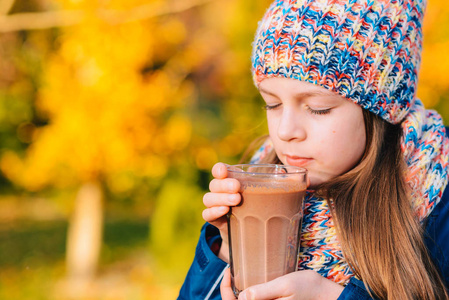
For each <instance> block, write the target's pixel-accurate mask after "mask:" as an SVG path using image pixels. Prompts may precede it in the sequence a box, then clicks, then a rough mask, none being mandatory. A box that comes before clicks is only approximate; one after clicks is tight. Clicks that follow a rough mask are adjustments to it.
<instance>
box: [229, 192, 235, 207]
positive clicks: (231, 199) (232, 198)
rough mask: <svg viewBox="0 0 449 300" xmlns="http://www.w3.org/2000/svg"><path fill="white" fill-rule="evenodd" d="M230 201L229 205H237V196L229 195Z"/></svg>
mask: <svg viewBox="0 0 449 300" xmlns="http://www.w3.org/2000/svg"><path fill="white" fill-rule="evenodd" d="M228 201H229V204H231V205H234V204H235V195H234V194H231V195H228Z"/></svg>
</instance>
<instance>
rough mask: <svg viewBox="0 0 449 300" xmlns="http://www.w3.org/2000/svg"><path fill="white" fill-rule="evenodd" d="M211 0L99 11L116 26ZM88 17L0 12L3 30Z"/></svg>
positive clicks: (56, 24) (81, 14)
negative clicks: (3, 13) (5, 13)
mask: <svg viewBox="0 0 449 300" xmlns="http://www.w3.org/2000/svg"><path fill="white" fill-rule="evenodd" d="M2 1H6V0H2ZM212 1H213V0H197V1H192V2H188V1H178V3H177V5H171V6H168V5H165V6H162V7H160V6H158V7H156V6H155V5H154V4H145V5H141V6H138V7H135V8H132V9H130V10H127V11H119V10H98V11H97V17H98V18H99V19H101V20H103V21H105V22H107V23H110V24H113V25H116V24H122V23H128V22H135V21H140V20H145V19H150V18H156V17H160V16H163V15H168V14H174V13H180V12H182V11H186V10H188V9H191V8H194V7H197V6H201V5H203V4H206V3H209V2H212ZM11 2H14V1H11ZM85 17H86V13H85V12H84V11H81V10H71V11H70V10H66V11H50V12H36V13H17V14H13V15H7V16H4V15H3V16H2V15H0V32H11V31H18V30H35V29H47V28H52V27H66V26H73V25H76V24H79V23H81V22H82V21H83V19H84V18H85Z"/></svg>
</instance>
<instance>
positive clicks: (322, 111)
mask: <svg viewBox="0 0 449 300" xmlns="http://www.w3.org/2000/svg"><path fill="white" fill-rule="evenodd" d="M280 105H281V103H278V104H275V105H268V104H267V105H265V106H264V107H263V109H265V110H272V109H275V108H278V107H279V106H280ZM307 110H308V111H309V112H310V113H312V114H314V115H326V114H328V113H330V111H331V109H330V108H327V109H319V110H316V109H312V108H310V107H307Z"/></svg>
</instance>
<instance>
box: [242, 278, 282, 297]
mask: <svg viewBox="0 0 449 300" xmlns="http://www.w3.org/2000/svg"><path fill="white" fill-rule="evenodd" d="M288 295H289V292H288V290H287V289H286V288H285V285H284V284H281V283H280V282H279V280H277V279H274V280H272V281H269V282H266V283H262V284H258V285H254V286H252V287H249V288H247V289H246V290H244V291H242V292H241V293H240V295H239V299H238V300H269V299H278V298H282V297H285V296H288Z"/></svg>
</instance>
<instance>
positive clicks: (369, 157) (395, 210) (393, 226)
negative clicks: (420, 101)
mask: <svg viewBox="0 0 449 300" xmlns="http://www.w3.org/2000/svg"><path fill="white" fill-rule="evenodd" d="M363 112H364V119H365V125H366V126H365V128H366V137H367V144H366V147H365V153H364V155H363V157H362V159H361V161H360V162H359V164H357V166H356V167H354V168H353V169H352V170H350V171H349V172H347V173H345V174H343V175H341V176H338V177H336V178H334V179H332V180H330V181H329V182H326V183H325V184H322V185H321V186H320V187H318V188H317V194H318V195H321V196H324V197H325V198H326V199H327V201H328V204H329V207H330V208H331V211H332V215H333V216H334V218H335V224H336V228H337V235H338V239H339V241H340V243H341V247H342V250H343V253H344V256H345V259H346V260H347V261H348V263H349V265H350V267H351V269H352V271H353V273H354V275H355V276H357V277H358V278H359V279H361V280H362V281H363V282H364V283H365V285H366V287H367V289H368V291H369V292H370V294H372V295H374V296H376V297H378V298H380V299H395V300H396V299H401V300H405V299H448V298H449V297H448V294H447V292H446V290H445V287H444V283H443V281H442V279H441V277H440V275H439V273H438V271H437V269H436V267H435V265H434V264H433V262H432V260H431V258H430V256H429V254H428V253H427V249H426V246H425V244H424V240H423V228H422V226H421V225H420V224H419V222H418V221H417V218H416V217H415V215H414V212H413V210H412V207H411V200H410V191H409V188H408V185H407V183H406V182H405V179H404V169H405V162H404V159H403V156H402V151H401V147H400V137H401V133H402V129H401V126H400V125H392V124H390V123H387V122H385V121H383V120H382V119H381V118H379V117H377V116H376V115H374V114H372V113H370V112H367V111H365V110H364V111H363ZM253 148H254V146H253ZM264 162H269V163H280V161H279V159H278V157H277V156H276V154H275V153H274V151H272V153H270V154H269V155H268V156H267V157H266V158H265V159H264Z"/></svg>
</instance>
